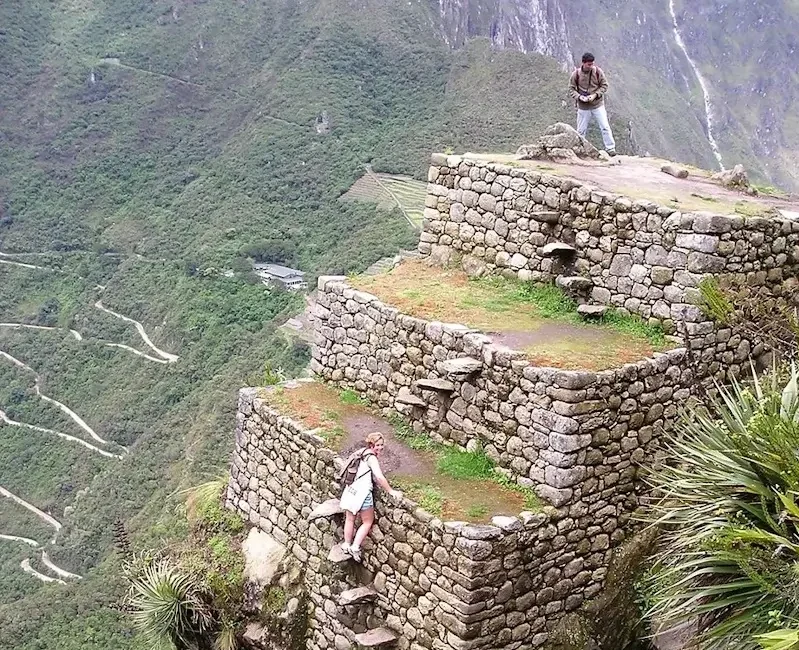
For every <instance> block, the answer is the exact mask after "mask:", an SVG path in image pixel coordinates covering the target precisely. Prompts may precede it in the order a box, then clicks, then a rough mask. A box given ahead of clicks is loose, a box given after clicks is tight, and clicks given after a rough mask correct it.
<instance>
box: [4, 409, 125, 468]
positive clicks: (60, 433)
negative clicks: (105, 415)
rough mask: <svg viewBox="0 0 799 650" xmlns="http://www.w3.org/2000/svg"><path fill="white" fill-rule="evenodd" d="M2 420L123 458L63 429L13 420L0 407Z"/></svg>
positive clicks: (112, 456)
mask: <svg viewBox="0 0 799 650" xmlns="http://www.w3.org/2000/svg"><path fill="white" fill-rule="evenodd" d="M0 422H3V423H5V424H7V425H8V426H11V427H21V428H23V429H30V430H31V431H39V432H40V433H48V434H50V435H54V436H58V437H59V438H63V439H64V440H69V441H70V442H75V443H77V444H79V445H82V446H84V447H86V449H90V450H91V451H94V452H96V453H98V454H101V455H102V456H105V457H106V458H116V459H118V460H122V458H124V456H122V455H121V454H112V453H111V452H110V451H106V450H105V449H100V448H99V447H95V446H94V445H93V444H92V443H90V442H86V441H85V440H83V439H82V438H76V437H75V436H71V435H69V434H68V433H64V432H63V431H56V430H55V429H47V428H45V427H39V426H36V425H35V424H28V423H26V422H17V421H16V420H12V419H11V418H10V417H8V415H6V413H5V412H4V411H3V410H2V409H0Z"/></svg>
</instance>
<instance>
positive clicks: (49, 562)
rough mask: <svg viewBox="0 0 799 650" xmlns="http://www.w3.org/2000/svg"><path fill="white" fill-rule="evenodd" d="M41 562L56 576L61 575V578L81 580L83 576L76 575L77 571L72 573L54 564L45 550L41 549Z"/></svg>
mask: <svg viewBox="0 0 799 650" xmlns="http://www.w3.org/2000/svg"><path fill="white" fill-rule="evenodd" d="M42 563H43V564H44V566H46V567H47V568H48V569H50V571H52V572H53V573H55V574H56V575H57V576H61V577H62V578H67V579H73V580H82V579H83V576H80V575H78V574H77V573H72V572H71V571H67V570H66V569H62V568H61V567H60V566H58V565H56V564H55V563H54V562H53V561H52V560H51V559H50V556H49V555H48V554H47V551H45V550H44V549H42Z"/></svg>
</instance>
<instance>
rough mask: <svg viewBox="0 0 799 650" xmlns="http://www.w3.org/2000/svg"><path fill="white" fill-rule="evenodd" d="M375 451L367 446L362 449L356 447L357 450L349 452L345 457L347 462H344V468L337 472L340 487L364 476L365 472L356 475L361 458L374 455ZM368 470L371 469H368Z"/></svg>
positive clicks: (364, 458)
mask: <svg viewBox="0 0 799 650" xmlns="http://www.w3.org/2000/svg"><path fill="white" fill-rule="evenodd" d="M374 455H375V452H373V451H372V450H371V449H369V447H364V448H363V449H358V450H357V451H355V452H353V453H352V454H350V457H349V458H347V462H346V463H345V464H344V468H343V469H342V470H341V472H339V475H338V480H339V482H340V483H341V487H342V488H345V487H347V486H349V485H352V484H353V483H355V481H356V480H357V479H359V478H361V476H365V474H361V475H360V476H358V475H357V473H358V466H359V465H360V464H361V461H362V460H366V459H367V458H368V457H369V456H374ZM369 471H370V472H371V471H372V470H369Z"/></svg>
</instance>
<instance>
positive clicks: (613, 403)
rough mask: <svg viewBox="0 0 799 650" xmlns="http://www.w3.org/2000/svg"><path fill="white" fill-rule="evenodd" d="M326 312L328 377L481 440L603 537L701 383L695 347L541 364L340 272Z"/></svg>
mask: <svg viewBox="0 0 799 650" xmlns="http://www.w3.org/2000/svg"><path fill="white" fill-rule="evenodd" d="M315 317H316V319H317V320H316V335H317V341H316V346H315V347H314V350H313V360H312V362H311V369H312V370H313V371H314V372H315V373H316V374H317V375H319V376H321V377H322V378H324V379H325V380H327V381H330V382H333V383H336V384H339V385H341V386H347V387H350V388H353V389H355V390H356V391H358V392H359V393H361V394H362V395H364V396H365V397H366V398H367V399H369V400H370V401H371V402H373V403H377V404H379V405H381V406H384V407H393V408H395V409H396V410H398V411H400V412H401V413H403V414H404V415H406V416H407V417H408V418H409V420H410V421H411V422H412V423H413V426H414V429H416V430H417V431H422V430H424V431H427V432H429V433H431V434H432V435H433V436H434V437H436V438H438V439H439V440H443V441H446V442H452V443H456V444H458V445H460V446H462V447H465V448H469V449H471V448H473V447H474V445H475V444H477V443H479V444H480V445H481V446H483V447H484V449H485V451H486V453H487V454H488V455H489V456H490V457H491V458H492V459H493V460H495V461H496V462H497V463H498V464H499V465H500V466H501V467H502V468H504V469H505V470H506V471H507V473H508V474H509V475H512V476H514V477H518V478H519V480H520V482H522V483H523V484H525V485H527V486H530V487H532V488H533V489H535V490H536V492H537V493H538V494H539V496H542V497H544V498H545V499H548V500H549V501H550V502H551V503H553V504H554V505H556V506H558V507H561V506H575V507H577V508H578V509H581V511H584V513H585V514H587V515H590V516H591V517H593V518H594V519H595V520H597V521H601V522H602V524H603V525H604V531H603V530H599V529H597V530H595V531H593V537H592V540H591V541H592V543H593V541H594V539H593V538H594V537H597V536H600V535H605V534H606V533H614V532H615V531H616V528H617V525H618V524H619V523H621V522H622V521H623V520H624V518H625V516H626V515H625V513H626V512H628V511H629V510H630V509H631V508H632V507H633V506H634V504H635V487H636V486H635V476H636V464H637V463H640V462H641V461H643V460H645V459H647V458H649V457H650V456H651V455H652V453H653V451H652V450H653V448H654V444H655V443H654V442H653V438H654V437H655V436H656V435H657V434H658V433H659V432H660V431H662V430H664V429H667V428H668V427H670V426H671V425H672V423H673V421H674V419H675V416H676V415H677V410H678V405H680V404H683V403H685V401H686V399H688V397H689V396H690V387H691V386H693V385H694V384H695V381H694V380H695V375H694V372H693V370H692V369H691V367H690V364H689V363H688V362H687V356H686V350H685V349H684V348H679V349H676V350H672V351H670V352H667V353H664V354H658V355H656V357H655V358H653V359H645V360H642V361H640V362H638V363H635V364H628V365H625V366H623V367H621V368H619V369H617V370H608V371H603V372H598V373H593V372H583V371H565V370H557V369H553V368H539V367H536V366H534V365H532V364H531V363H530V362H529V361H527V360H525V359H524V358H523V356H522V354H521V353H519V352H514V351H512V350H509V349H507V348H504V347H502V346H498V345H495V344H494V343H492V342H491V339H490V337H487V336H485V335H483V334H480V333H478V332H474V331H472V330H469V329H467V328H465V327H463V326H461V325H448V324H443V323H438V322H430V321H426V320H423V319H419V318H414V317H411V316H408V315H404V314H401V313H399V312H398V311H397V310H396V309H394V308H392V307H389V306H387V305H385V304H383V303H382V302H380V301H379V300H378V299H377V298H376V297H375V296H372V295H370V294H367V293H364V292H360V291H355V290H353V289H352V288H350V287H349V286H348V285H347V284H346V282H345V281H343V280H342V279H340V278H329V277H322V278H320V279H319V295H318V299H317V306H316V311H315ZM469 359H471V361H469ZM464 363H465V364H467V366H470V369H471V372H469V373H464V367H463V364H464ZM468 369H469V368H467V370H468ZM611 520H612V521H613V522H615V523H612V524H611V523H608V521H611ZM621 535H622V534H621V531H620V530H619V531H618V532H616V536H615V537H614V541H616V537H618V538H619V541H620V538H621Z"/></svg>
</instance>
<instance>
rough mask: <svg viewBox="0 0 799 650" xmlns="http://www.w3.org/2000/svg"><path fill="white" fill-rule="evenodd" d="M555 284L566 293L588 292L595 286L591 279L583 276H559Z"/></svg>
mask: <svg viewBox="0 0 799 650" xmlns="http://www.w3.org/2000/svg"><path fill="white" fill-rule="evenodd" d="M555 284H556V285H557V286H559V287H560V288H561V289H563V290H564V291H588V290H589V289H591V288H592V287H593V286H594V283H593V282H591V280H590V278H584V277H582V276H581V275H572V276H568V275H559V276H558V277H556V278H555Z"/></svg>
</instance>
